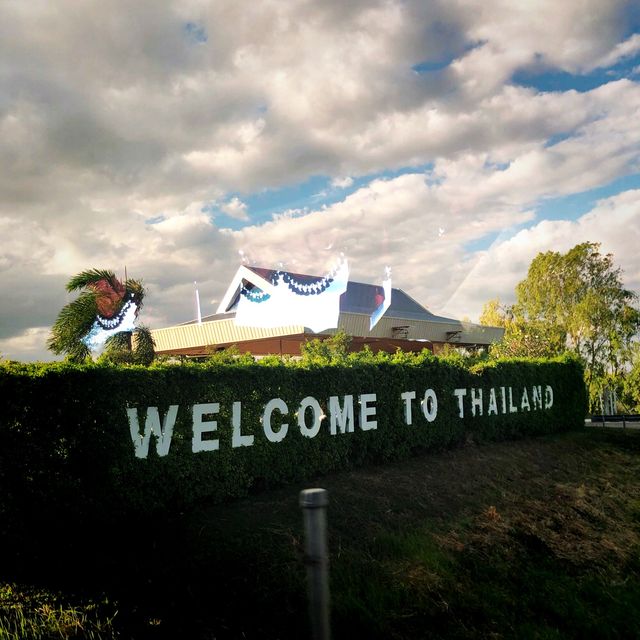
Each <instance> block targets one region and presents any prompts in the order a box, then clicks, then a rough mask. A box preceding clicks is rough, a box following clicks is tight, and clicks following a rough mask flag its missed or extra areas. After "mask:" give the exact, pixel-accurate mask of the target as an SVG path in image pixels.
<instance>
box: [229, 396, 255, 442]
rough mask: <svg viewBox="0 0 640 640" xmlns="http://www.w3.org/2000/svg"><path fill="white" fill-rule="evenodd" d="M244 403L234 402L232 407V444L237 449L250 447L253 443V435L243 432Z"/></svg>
mask: <svg viewBox="0 0 640 640" xmlns="http://www.w3.org/2000/svg"><path fill="white" fill-rule="evenodd" d="M241 415H242V403H241V402H234V403H233V408H232V409H231V426H232V427H233V433H232V435H231V446H232V447H233V448H234V449H235V448H237V447H250V446H251V445H252V444H253V435H251V434H247V435H243V434H242V422H241Z"/></svg>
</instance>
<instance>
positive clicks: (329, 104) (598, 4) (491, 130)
mask: <svg viewBox="0 0 640 640" xmlns="http://www.w3.org/2000/svg"><path fill="white" fill-rule="evenodd" d="M0 167H1V171H0V238H1V239H2V241H1V242H0V300H1V301H2V302H1V303H0V354H2V356H4V357H5V358H12V359H18V360H38V359H45V360H46V359H52V358H53V356H52V354H50V353H48V352H47V350H46V339H47V336H48V333H49V330H50V327H51V325H52V324H53V322H54V321H55V318H56V316H57V314H58V312H59V311H60V309H61V307H62V306H63V305H64V304H66V303H67V302H69V301H70V300H71V299H73V296H70V294H67V293H66V291H65V284H66V282H67V281H68V280H69V278H70V277H71V276H72V275H74V274H76V273H78V272H80V271H83V270H85V269H90V268H104V269H112V270H114V271H115V272H116V273H117V274H119V275H121V276H123V275H124V269H125V266H126V269H127V274H128V275H129V277H134V278H139V279H142V280H143V281H144V283H145V285H146V287H147V290H148V293H147V297H146V299H145V306H144V309H143V311H142V313H141V318H140V320H141V321H142V322H143V323H144V324H146V325H148V326H150V327H151V328H160V327H165V326H170V325H172V324H176V323H179V322H184V321H188V320H191V319H193V318H194V317H195V303H194V300H195V295H194V281H197V282H198V289H199V294H200V300H201V305H202V313H203V315H206V314H210V313H214V312H215V310H216V307H217V304H218V302H219V301H220V299H221V298H222V296H223V294H224V292H225V290H226V288H227V286H228V284H229V282H230V280H231V279H232V277H233V275H234V273H235V272H236V270H237V268H238V267H239V266H240V265H241V264H247V265H256V266H265V267H282V268H285V269H287V270H290V271H295V272H298V273H312V274H316V275H323V274H324V273H325V272H327V271H329V270H330V269H331V267H332V266H333V265H334V264H335V263H336V261H337V260H338V259H339V257H340V255H341V254H343V255H344V256H346V257H347V259H348V260H349V265H350V269H351V279H353V280H357V281H361V282H372V283H380V282H381V281H382V279H383V277H384V274H385V268H386V267H390V268H391V270H392V277H393V285H394V286H395V287H399V288H402V289H404V290H405V291H406V292H407V293H409V294H410V295H411V296H412V297H413V298H415V299H416V300H417V301H419V302H420V303H421V304H423V305H424V306H426V307H427V308H428V309H429V310H430V311H432V312H434V313H437V314H441V315H447V316H453V317H458V318H463V317H467V318H470V319H471V320H477V319H478V317H479V315H480V312H481V310H482V305H483V303H484V302H486V301H487V300H489V299H491V298H495V297H499V298H500V299H501V300H502V301H504V302H506V303H509V302H512V301H513V299H514V288H515V286H516V284H517V283H518V282H519V281H520V280H522V279H523V278H524V277H525V276H526V273H527V268H528V266H529V264H530V262H531V260H532V259H533V258H534V257H535V255H536V254H537V253H539V252H541V251H561V252H565V251H567V250H568V249H570V248H571V247H573V246H574V245H575V244H577V243H579V242H586V241H592V242H599V243H601V251H602V252H604V253H612V254H613V256H614V260H615V263H616V265H617V266H619V267H621V268H622V269H623V280H624V283H625V285H626V286H627V287H628V288H630V289H632V290H634V291H636V292H640V250H639V248H640V3H638V2H637V1H636V0H632V1H628V2H625V1H616V0H565V1H564V2H557V0H554V1H553V2H551V1H542V0H541V1H533V0H519V1H518V0H483V2H480V3H479V2H475V1H474V2H472V1H471V0H468V1H461V0H442V1H433V2H432V1H427V0H420V1H415V2H414V1H411V0H387V1H383V2H374V1H367V2H364V1H359V0H350V1H349V2H344V0H335V1H334V0H323V1H322V2H314V1H312V0H306V1H298V0H288V1H287V2H281V1H279V0H262V1H260V2H255V1H254V0H233V1H226V0H218V1H216V2H212V1H207V2H206V1H203V0H180V1H175V2H169V1H168V2H164V3H158V2H156V1H152V0H136V2H130V1H128V0H127V1H126V2H125V1H121V0H111V1H110V2H106V3H105V2H97V1H91V0H81V1H78V0H58V1H56V2H51V1H50V0H30V1H29V2H24V1H23V0H3V1H2V2H0Z"/></svg>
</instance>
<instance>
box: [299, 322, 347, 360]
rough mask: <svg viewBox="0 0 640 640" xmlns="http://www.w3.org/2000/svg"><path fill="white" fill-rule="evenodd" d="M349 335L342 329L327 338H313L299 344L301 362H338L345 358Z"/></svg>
mask: <svg viewBox="0 0 640 640" xmlns="http://www.w3.org/2000/svg"><path fill="white" fill-rule="evenodd" d="M350 345H351V337H350V336H348V335H347V334H346V333H345V332H344V331H343V330H342V329H340V330H338V331H337V332H336V333H335V334H334V335H332V336H331V337H329V338H325V339H323V340H321V339H320V338H313V340H307V341H305V342H303V343H302V344H301V345H300V355H301V356H302V357H301V362H302V363H303V364H306V365H309V364H316V365H327V364H340V363H344V362H345V361H346V360H347V356H348V355H349V346H350Z"/></svg>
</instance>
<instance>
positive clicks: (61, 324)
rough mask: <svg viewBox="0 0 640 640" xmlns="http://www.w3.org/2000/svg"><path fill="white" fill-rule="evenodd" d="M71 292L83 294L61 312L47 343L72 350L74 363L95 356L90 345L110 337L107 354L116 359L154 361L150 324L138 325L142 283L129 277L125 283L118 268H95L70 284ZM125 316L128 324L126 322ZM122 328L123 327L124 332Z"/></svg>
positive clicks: (69, 354)
mask: <svg viewBox="0 0 640 640" xmlns="http://www.w3.org/2000/svg"><path fill="white" fill-rule="evenodd" d="M66 288H67V291H69V292H72V291H80V295H79V296H78V297H77V298H76V299H75V300H73V301H72V302H70V303H68V304H66V305H65V306H64V307H63V308H62V309H61V311H60V313H59V314H58V318H57V319H56V321H55V323H54V325H53V327H52V328H51V335H50V336H49V340H48V341H47V347H48V348H49V350H50V351H53V353H55V354H58V355H60V354H67V357H68V358H69V360H71V361H72V362H83V361H84V360H86V359H87V358H89V357H91V349H90V346H89V345H93V344H96V343H99V342H102V341H104V337H105V336H107V335H108V336H109V337H107V338H106V341H104V345H105V350H104V354H103V356H102V357H103V358H104V359H106V360H109V361H112V362H131V363H133V362H137V363H140V364H149V363H150V362H151V361H152V360H153V357H154V349H153V348H154V343H153V338H152V336H151V332H150V330H149V329H148V328H147V327H144V326H139V327H135V328H133V326H132V324H130V323H129V322H128V321H130V320H131V321H132V320H133V319H134V318H135V316H137V314H138V312H139V311H140V309H141V308H142V301H143V299H144V296H145V289H144V287H143V285H142V282H141V281H139V280H133V279H131V278H127V279H126V280H125V281H124V284H123V283H122V282H120V280H118V278H116V276H115V274H114V273H113V271H110V270H107V269H90V270H88V271H83V272H82V273H79V274H77V275H75V276H73V278H71V280H69V282H68V283H67V287H66ZM125 318H126V319H127V322H124V320H125ZM120 327H122V330H118V329H119V328H120Z"/></svg>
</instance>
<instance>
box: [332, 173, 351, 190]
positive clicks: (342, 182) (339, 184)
mask: <svg viewBox="0 0 640 640" xmlns="http://www.w3.org/2000/svg"><path fill="white" fill-rule="evenodd" d="M352 184H353V178H351V177H349V176H346V177H344V178H334V179H333V180H332V181H331V186H332V187H335V188H336V189H348V188H349V187H350V186H351V185H352Z"/></svg>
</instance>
